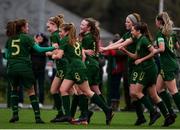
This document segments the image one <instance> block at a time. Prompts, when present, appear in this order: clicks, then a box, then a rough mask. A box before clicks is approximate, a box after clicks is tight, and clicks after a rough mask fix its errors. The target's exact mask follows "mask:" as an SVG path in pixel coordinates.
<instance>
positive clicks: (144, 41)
mask: <svg viewBox="0 0 180 130" xmlns="http://www.w3.org/2000/svg"><path fill="white" fill-rule="evenodd" d="M136 42H137V46H136V52H137V55H138V57H139V58H142V57H145V56H147V55H148V54H149V53H150V52H149V48H150V47H151V46H152V44H151V42H150V40H149V39H148V38H147V37H145V36H143V35H142V36H141V37H139V38H138V39H137V40H136ZM139 65H140V66H141V67H142V68H144V69H145V68H146V67H149V66H151V65H154V59H153V58H151V59H148V60H145V61H144V62H142V63H140V64H139Z"/></svg>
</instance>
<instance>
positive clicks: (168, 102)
mask: <svg viewBox="0 0 180 130" xmlns="http://www.w3.org/2000/svg"><path fill="white" fill-rule="evenodd" d="M159 96H160V97H161V99H162V100H163V102H164V103H165V105H166V107H167V109H168V111H169V113H170V114H173V113H174V110H173V108H172V104H171V100H170V95H169V94H168V93H167V91H163V92H161V93H159Z"/></svg>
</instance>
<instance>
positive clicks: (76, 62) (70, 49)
mask: <svg viewBox="0 0 180 130" xmlns="http://www.w3.org/2000/svg"><path fill="white" fill-rule="evenodd" d="M65 38H66V40H67V42H66V43H64V44H63V45H62V46H60V49H62V50H64V56H65V57H66V58H67V59H68V62H69V64H70V65H71V67H73V68H77V69H78V68H86V67H85V65H84V63H83V62H82V47H81V44H80V43H79V42H76V43H75V44H74V45H70V44H69V43H68V38H67V37H65ZM66 40H65V41H66Z"/></svg>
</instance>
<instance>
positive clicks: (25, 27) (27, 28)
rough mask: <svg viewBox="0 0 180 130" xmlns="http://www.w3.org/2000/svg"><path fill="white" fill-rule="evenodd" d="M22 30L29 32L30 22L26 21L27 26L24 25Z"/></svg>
mask: <svg viewBox="0 0 180 130" xmlns="http://www.w3.org/2000/svg"><path fill="white" fill-rule="evenodd" d="M22 32H24V33H28V32H29V24H28V23H26V24H25V26H23V27H22Z"/></svg>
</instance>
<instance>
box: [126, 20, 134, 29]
mask: <svg viewBox="0 0 180 130" xmlns="http://www.w3.org/2000/svg"><path fill="white" fill-rule="evenodd" d="M132 25H133V23H132V21H131V20H130V19H129V18H128V17H127V18H126V22H125V26H126V29H127V30H130V29H131V27H132Z"/></svg>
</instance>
